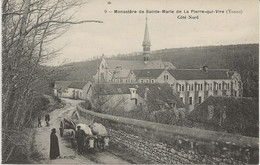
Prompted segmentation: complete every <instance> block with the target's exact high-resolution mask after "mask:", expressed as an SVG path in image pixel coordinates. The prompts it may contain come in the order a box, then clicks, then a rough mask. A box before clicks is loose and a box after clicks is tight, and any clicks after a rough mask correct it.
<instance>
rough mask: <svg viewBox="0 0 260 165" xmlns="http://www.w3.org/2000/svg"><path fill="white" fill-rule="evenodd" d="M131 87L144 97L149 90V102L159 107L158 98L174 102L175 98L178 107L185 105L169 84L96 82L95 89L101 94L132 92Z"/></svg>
mask: <svg viewBox="0 0 260 165" xmlns="http://www.w3.org/2000/svg"><path fill="white" fill-rule="evenodd" d="M129 88H135V89H137V91H136V92H137V94H138V95H139V96H141V97H142V98H144V97H145V96H144V95H145V91H147V99H148V101H149V104H151V105H153V106H155V107H157V108H158V109H159V107H158V105H157V100H162V101H164V102H166V103H172V102H173V100H174V101H175V102H176V103H177V107H178V108H183V107H184V104H183V103H182V101H181V100H180V98H179V97H178V96H177V95H176V94H175V93H174V92H173V90H172V88H171V87H170V86H169V85H168V84H96V85H95V86H94V90H95V91H96V92H97V91H98V92H99V95H116V94H130V90H129Z"/></svg>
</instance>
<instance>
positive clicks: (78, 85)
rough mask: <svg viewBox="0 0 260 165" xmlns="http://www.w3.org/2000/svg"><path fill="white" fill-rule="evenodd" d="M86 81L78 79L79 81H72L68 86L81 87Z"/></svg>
mask: <svg viewBox="0 0 260 165" xmlns="http://www.w3.org/2000/svg"><path fill="white" fill-rule="evenodd" d="M87 84H88V82H86V81H79V82H72V83H71V84H70V85H69V86H68V88H75V89H83V88H84V86H85V85H87Z"/></svg>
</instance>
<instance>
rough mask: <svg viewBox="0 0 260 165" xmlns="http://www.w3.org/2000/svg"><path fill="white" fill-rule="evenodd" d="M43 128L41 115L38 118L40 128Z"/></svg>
mask: <svg viewBox="0 0 260 165" xmlns="http://www.w3.org/2000/svg"><path fill="white" fill-rule="evenodd" d="M39 127H42V123H41V115H39V116H38V128H39Z"/></svg>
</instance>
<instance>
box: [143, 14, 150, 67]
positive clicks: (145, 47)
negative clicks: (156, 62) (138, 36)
mask: <svg viewBox="0 0 260 165" xmlns="http://www.w3.org/2000/svg"><path fill="white" fill-rule="evenodd" d="M150 47H151V42H150V37H149V31H148V25H147V17H146V24H145V31H144V41H143V58H144V62H145V63H147V62H148V61H149V57H150V54H151V52H150Z"/></svg>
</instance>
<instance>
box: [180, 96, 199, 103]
mask: <svg viewBox="0 0 260 165" xmlns="http://www.w3.org/2000/svg"><path fill="white" fill-rule="evenodd" d="M180 99H181V101H182V102H183V103H184V100H183V97H180ZM193 100H194V98H193V97H189V105H192V104H194V103H193V102H194V101H193ZM198 101H199V104H200V103H202V97H201V96H199V98H198Z"/></svg>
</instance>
